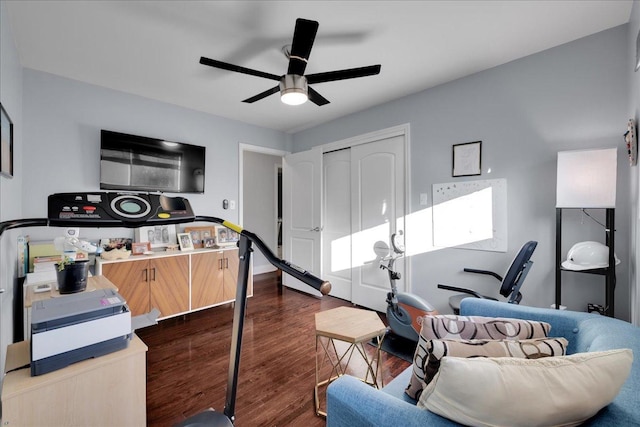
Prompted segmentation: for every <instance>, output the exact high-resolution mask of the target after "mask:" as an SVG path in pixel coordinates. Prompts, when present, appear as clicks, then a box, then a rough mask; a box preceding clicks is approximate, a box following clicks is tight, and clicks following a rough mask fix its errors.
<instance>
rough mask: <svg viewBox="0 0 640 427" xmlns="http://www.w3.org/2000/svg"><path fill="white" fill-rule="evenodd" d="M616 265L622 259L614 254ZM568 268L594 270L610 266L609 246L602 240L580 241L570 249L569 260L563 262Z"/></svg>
mask: <svg viewBox="0 0 640 427" xmlns="http://www.w3.org/2000/svg"><path fill="white" fill-rule="evenodd" d="M613 256H614V258H615V260H616V265H618V264H620V260H619V259H618V257H617V256H616V254H615V253H614V254H613ZM562 266H563V267H564V268H566V269H567V270H575V271H580V270H592V269H594V268H606V267H608V266H609V248H608V247H607V246H606V245H604V244H602V243H600V242H580V243H576V244H575V245H573V246H572V247H571V249H569V252H568V253H567V260H566V261H564V262H563V263H562Z"/></svg>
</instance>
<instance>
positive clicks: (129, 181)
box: [100, 130, 205, 193]
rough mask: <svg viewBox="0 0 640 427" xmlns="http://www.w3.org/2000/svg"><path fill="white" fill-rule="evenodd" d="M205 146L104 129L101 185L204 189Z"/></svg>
mask: <svg viewBox="0 0 640 427" xmlns="http://www.w3.org/2000/svg"><path fill="white" fill-rule="evenodd" d="M204 159H205V147H200V146H197V145H191V144H184V143H180V142H172V141H164V140H162V139H155V138H147V137H144V136H136V135H128V134H125V133H118V132H112V131H108V130H102V132H101V138H100V189H102V190H127V191H149V192H153V191H160V192H169V193H204Z"/></svg>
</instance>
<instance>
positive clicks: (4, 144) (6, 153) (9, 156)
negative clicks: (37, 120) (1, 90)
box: [0, 104, 13, 178]
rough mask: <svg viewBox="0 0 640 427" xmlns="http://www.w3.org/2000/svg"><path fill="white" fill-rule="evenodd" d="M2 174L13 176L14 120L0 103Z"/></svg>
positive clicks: (0, 164) (0, 172) (8, 176)
mask: <svg viewBox="0 0 640 427" xmlns="http://www.w3.org/2000/svg"><path fill="white" fill-rule="evenodd" d="M0 175H3V176H6V177H7V178H12V177H13V122H12V121H11V119H10V118H9V115H8V114H7V111H6V110H5V109H4V107H3V106H2V104H0Z"/></svg>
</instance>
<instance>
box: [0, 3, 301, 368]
mask: <svg viewBox="0 0 640 427" xmlns="http://www.w3.org/2000/svg"><path fill="white" fill-rule="evenodd" d="M0 14H1V18H2V22H1V28H0V29H1V32H0V36H1V43H2V45H1V50H0V65H1V66H2V68H1V69H0V71H1V73H0V76H1V80H0V85H1V86H0V89H1V91H0V101H1V102H2V104H3V106H5V108H6V109H7V111H9V113H10V115H11V118H12V120H13V122H14V125H15V149H16V152H15V169H16V175H15V177H14V178H13V179H7V178H0V219H1V220H9V219H16V218H29V217H38V218H41V217H46V215H47V202H46V200H47V196H48V195H50V194H53V193H58V192H83V191H97V190H98V189H99V147H100V130H101V129H109V130H114V131H119V132H125V133H131V134H136V135H143V136H151V137H158V138H164V139H168V140H175V141H181V142H186V143H190V144H196V145H202V146H205V147H206V148H207V158H206V182H205V193H204V194H202V195H193V194H189V195H186V197H187V198H188V199H189V200H190V201H191V203H192V205H193V208H194V211H195V212H196V214H199V215H211V216H218V217H222V218H224V219H228V220H230V221H232V222H238V210H237V209H236V210H223V209H222V200H223V199H230V200H238V171H239V161H238V153H239V148H238V147H239V142H240V141H242V142H243V143H247V144H252V145H256V146H262V147H268V148H272V149H276V150H282V151H289V150H290V141H291V136H290V135H287V134H284V133H282V132H279V131H274V130H270V129H266V128H260V127H257V126H253V125H248V124H245V123H242V122H238V121H232V120H228V119H224V118H221V117H217V116H213V115H210V114H206V113H202V112H198V111H194V110H189V109H186V108H182V107H178V106H174V105H169V104H165V103H161V102H157V101H153V100H149V99H146V98H142V97H139V96H135V95H131V94H126V93H123V92H118V91H115V90H110V89H106V88H102V87H98V86H94V85H89V84H86V83H82V82H78V81H74V80H69V79H66V78H62V77H59V76H55V75H52V74H47V73H43V72H40V71H35V70H31V69H23V68H22V67H21V65H20V63H19V58H18V54H17V50H16V48H15V45H14V42H13V37H12V35H11V31H10V26H9V24H8V17H7V12H6V5H5V3H4V2H0ZM212 102H215V100H212ZM23 153H24V155H23ZM60 232H61V230H60V229H57V228H44V227H36V228H29V229H20V230H13V231H10V232H7V233H5V234H4V235H3V238H2V240H1V241H0V266H1V273H0V288H4V289H7V293H5V294H4V295H3V296H1V297H0V298H1V301H2V305H1V307H2V313H1V315H0V319H1V320H0V322H1V324H0V330H1V331H2V337H1V338H2V347H0V351H1V355H2V357H4V355H5V346H6V344H7V343H9V342H12V340H13V334H12V330H13V320H12V309H11V305H12V303H13V292H12V289H13V287H14V286H15V284H16V281H15V274H16V253H15V252H16V251H15V240H16V237H17V236H18V235H19V234H29V235H30V237H31V239H32V240H48V239H51V238H53V237H55V236H58V235H60ZM81 235H82V236H84V237H87V238H90V239H97V238H100V237H116V236H133V232H132V230H130V229H108V228H102V229H88V228H85V229H82V230H81ZM1 365H2V366H4V363H2V364H1Z"/></svg>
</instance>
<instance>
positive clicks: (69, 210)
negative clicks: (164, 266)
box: [49, 192, 195, 227]
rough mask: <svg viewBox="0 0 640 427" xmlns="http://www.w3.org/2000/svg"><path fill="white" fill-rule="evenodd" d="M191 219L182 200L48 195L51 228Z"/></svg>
mask: <svg viewBox="0 0 640 427" xmlns="http://www.w3.org/2000/svg"><path fill="white" fill-rule="evenodd" d="M194 218H195V215H194V213H193V210H192V209H191V204H190V203H189V201H188V200H187V199H185V198H183V197H168V196H164V195H161V194H142V193H141V194H137V193H109V192H96V193H57V194H52V195H50V196H49V224H50V225H53V226H66V225H69V226H71V225H73V226H88V227H139V226H141V225H144V224H148V225H154V224H156V225H160V224H176V223H182V222H191V221H193V220H194Z"/></svg>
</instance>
